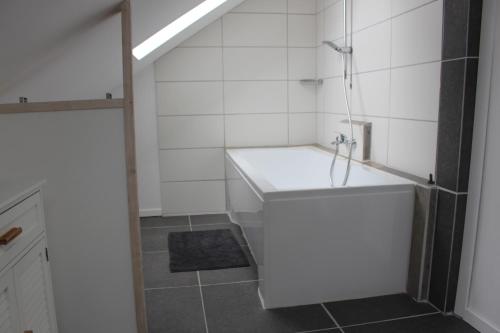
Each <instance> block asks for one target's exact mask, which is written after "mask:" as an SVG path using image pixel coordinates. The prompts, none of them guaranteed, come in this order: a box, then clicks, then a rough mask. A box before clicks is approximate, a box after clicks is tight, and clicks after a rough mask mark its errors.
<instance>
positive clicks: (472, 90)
mask: <svg viewBox="0 0 500 333" xmlns="http://www.w3.org/2000/svg"><path fill="white" fill-rule="evenodd" d="M477 70H478V60H477V59H468V60H467V64H466V76H465V89H464V106H463V115H462V138H461V142H460V162H459V163H460V164H459V174H458V192H467V190H468V187H469V186H468V185H469V171H470V159H471V151H472V133H473V131H474V113H475V112H474V111H475V108H476V85H477Z"/></svg>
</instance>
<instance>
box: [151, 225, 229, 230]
mask: <svg viewBox="0 0 500 333" xmlns="http://www.w3.org/2000/svg"><path fill="white" fill-rule="evenodd" d="M214 225H231V223H206V224H197V225H195V227H204V226H214ZM186 227H188V228H190V229H191V230H190V231H193V230H192V227H191V223H190V224H188V225H172V226H164V227H141V229H173V228H186Z"/></svg>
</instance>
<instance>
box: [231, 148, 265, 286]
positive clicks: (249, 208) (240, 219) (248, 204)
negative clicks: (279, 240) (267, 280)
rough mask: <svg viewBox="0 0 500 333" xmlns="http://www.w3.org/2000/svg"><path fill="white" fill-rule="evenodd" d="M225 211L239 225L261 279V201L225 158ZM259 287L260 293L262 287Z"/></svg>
mask: <svg viewBox="0 0 500 333" xmlns="http://www.w3.org/2000/svg"><path fill="white" fill-rule="evenodd" d="M226 193H227V194H228V195H227V199H226V200H227V203H226V204H227V210H228V212H229V215H230V216H231V219H232V221H233V222H235V223H237V224H239V225H240V226H241V229H242V231H243V234H244V236H245V239H246V240H247V242H248V245H249V248H250V251H251V252H252V255H253V256H254V259H255V262H256V263H257V266H258V270H259V279H262V277H261V276H262V270H263V265H264V220H263V201H262V200H261V199H260V198H259V196H258V195H257V194H256V193H255V192H254V191H253V189H252V188H251V187H250V186H249V185H248V183H247V182H246V181H245V179H244V178H243V177H242V176H241V174H240V173H239V171H238V169H237V168H236V166H235V165H234V164H233V163H232V162H231V161H230V160H229V159H228V158H227V157H226ZM260 287H261V292H262V289H263V286H260Z"/></svg>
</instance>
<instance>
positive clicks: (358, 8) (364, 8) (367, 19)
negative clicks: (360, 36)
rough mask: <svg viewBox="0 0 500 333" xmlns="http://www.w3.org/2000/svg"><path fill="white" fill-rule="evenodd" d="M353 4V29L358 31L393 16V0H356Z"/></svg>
mask: <svg viewBox="0 0 500 333" xmlns="http://www.w3.org/2000/svg"><path fill="white" fill-rule="evenodd" d="M352 5H353V22H352V25H353V30H354V31H358V30H360V29H362V28H366V27H368V26H370V25H374V24H376V23H379V22H382V21H384V20H387V19H388V18H390V17H391V0H377V1H373V0H355V1H353V3H352Z"/></svg>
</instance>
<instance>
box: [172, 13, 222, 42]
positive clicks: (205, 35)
mask: <svg viewBox="0 0 500 333" xmlns="http://www.w3.org/2000/svg"><path fill="white" fill-rule="evenodd" d="M221 31H222V20H220V19H219V20H217V21H215V22H213V23H211V24H210V25H208V26H207V27H206V28H205V29H203V30H201V31H200V32H198V33H197V34H195V35H194V36H193V37H191V38H189V39H188V40H187V41H185V42H184V43H182V44H181V46H182V47H208V46H213V47H216V46H219V47H220V46H222V34H221Z"/></svg>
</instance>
